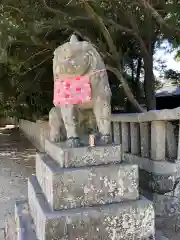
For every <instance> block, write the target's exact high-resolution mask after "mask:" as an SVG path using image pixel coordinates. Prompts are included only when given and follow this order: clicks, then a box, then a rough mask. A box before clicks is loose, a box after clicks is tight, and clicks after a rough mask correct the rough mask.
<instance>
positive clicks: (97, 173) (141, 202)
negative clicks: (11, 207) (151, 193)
mask: <svg viewBox="0 0 180 240" xmlns="http://www.w3.org/2000/svg"><path fill="white" fill-rule="evenodd" d="M45 146H46V152H47V153H46V154H42V153H41V154H40V153H37V156H36V176H35V175H34V176H32V177H31V178H30V179H29V180H28V201H27V202H22V203H17V204H16V211H15V215H16V229H17V230H16V233H17V235H16V236H17V237H16V239H17V240H20V239H22V237H23V239H28V240H29V239H30V240H35V239H38V240H56V239H61V240H75V239H79V240H80V239H83V240H92V239H94V240H95V239H103V240H112V239H114V240H115V239H118V240H125V239H126V240H132V239H147V240H148V239H154V236H155V228H154V209H153V205H152V203H151V202H150V201H149V200H147V199H145V198H142V197H141V196H139V186H138V182H139V175H138V165H137V164H128V163H122V162H121V146H119V145H108V146H98V147H96V146H95V147H93V148H88V147H82V148H74V149H68V148H66V147H65V146H64V145H57V144H53V143H51V142H49V141H48V140H47V141H46V143H45ZM31 220H33V222H32V221H31ZM32 223H33V224H32ZM27 234H28V235H29V238H27V236H26V235H27Z"/></svg>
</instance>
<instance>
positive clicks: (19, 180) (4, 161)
mask: <svg viewBox="0 0 180 240" xmlns="http://www.w3.org/2000/svg"><path fill="white" fill-rule="evenodd" d="M35 152H36V150H35V148H34V147H33V146H32V145H31V144H30V143H29V141H28V140H27V139H26V138H25V137H24V136H23V135H22V134H21V133H19V130H18V129H3V128H0V229H2V228H4V223H5V219H6V217H7V216H9V215H12V216H13V215H14V204H15V202H16V200H21V199H24V198H27V178H28V177H29V176H31V174H32V173H34V171H35V169H34V166H35ZM0 240H1V239H0Z"/></svg>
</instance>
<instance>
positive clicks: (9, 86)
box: [0, 0, 180, 118]
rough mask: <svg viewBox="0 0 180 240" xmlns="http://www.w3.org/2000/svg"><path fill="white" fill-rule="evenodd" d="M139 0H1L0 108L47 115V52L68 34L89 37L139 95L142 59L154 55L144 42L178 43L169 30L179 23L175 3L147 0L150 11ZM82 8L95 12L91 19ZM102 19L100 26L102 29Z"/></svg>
mask: <svg viewBox="0 0 180 240" xmlns="http://www.w3.org/2000/svg"><path fill="white" fill-rule="evenodd" d="M144 2H145V3H147V2H146V1H143V0H138V1H137V0H121V1H119V0H113V1H111V0H91V1H84V0H82V1H81V0H70V1H67V0H61V1H60V0H53V1H50V0H38V1H35V0H31V1H30V0H23V1H22V0H2V1H1V4H0V62H1V66H0V67H1V69H3V71H0V75H1V76H0V92H1V93H2V96H3V98H2V100H1V105H0V109H1V112H4V113H5V114H9V115H16V116H21V117H22V116H23V117H24V118H31V116H34V115H35V116H37V117H40V116H42V115H46V114H47V113H48V111H49V109H50V108H51V107H52V92H53V76H52V57H53V50H54V49H55V48H56V47H57V46H58V45H60V44H62V43H64V42H65V41H66V40H67V39H68V37H69V35H70V34H72V33H76V34H77V35H78V36H79V37H81V38H82V39H85V40H88V41H91V42H92V43H93V44H94V45H95V46H96V48H97V49H98V51H99V52H100V53H101V55H102V56H103V58H104V61H105V63H106V64H107V65H108V66H110V67H111V68H116V69H117V68H118V71H119V72H120V73H122V74H123V76H124V78H125V83H128V84H129V86H130V89H131V90H132V92H133V93H134V95H135V96H136V98H137V99H139V96H140V95H142V94H141V93H140V92H139V91H140V90H139V87H137V86H139V85H140V77H141V76H143V74H144V61H143V58H144V56H146V55H149V54H153V53H154V52H153V51H154V48H153V49H152V52H148V51H149V45H151V44H152V45H153V44H155V42H157V41H161V40H162V39H164V38H167V39H168V40H169V41H171V42H172V43H173V44H174V47H177V46H178V44H179V35H177V34H174V31H175V32H177V31H176V29H177V28H178V27H179V21H177V20H178V19H179V16H180V11H179V10H180V8H179V3H177V1H171V3H168V4H167V1H165V0H162V1H157V0H153V1H151V3H152V5H150V7H152V9H151V8H149V6H147V5H146V4H145V5H144ZM168 2H169V1H168ZM87 3H88V5H87ZM88 6H90V7H92V9H93V11H94V12H95V14H97V16H98V19H96V21H95V20H94V18H93V14H90V13H89V12H88V11H89V8H88ZM154 11H155V12H154ZM91 13H92V12H91ZM155 13H157V14H155ZM162 19H164V21H162ZM102 22H103V24H104V26H105V28H106V29H102V26H103V25H102V24H101V23H102ZM167 25H168V26H173V27H171V29H170V28H169V27H167ZM172 29H175V30H172ZM150 33H151V36H150ZM139 59H141V65H139V64H138V61H139ZM138 66H140V73H139V68H138ZM120 68H121V69H120ZM121 70H122V72H121ZM111 78H112V79H114V81H113V82H111V85H112V90H113V92H114V93H115V94H113V99H112V102H113V106H117V105H118V104H117V103H119V102H121V103H122V104H121V105H122V106H123V105H124V102H125V101H126V96H125V95H124V92H123V91H122V89H123V88H124V86H123V84H122V82H121V83H120V82H119V81H117V78H116V77H115V76H114V75H113V77H112V75H111ZM122 86H123V88H122ZM115 90H116V91H115ZM118 94H119V95H118ZM138 95H139V96H138ZM114 96H116V97H114ZM12 99H13V101H12Z"/></svg>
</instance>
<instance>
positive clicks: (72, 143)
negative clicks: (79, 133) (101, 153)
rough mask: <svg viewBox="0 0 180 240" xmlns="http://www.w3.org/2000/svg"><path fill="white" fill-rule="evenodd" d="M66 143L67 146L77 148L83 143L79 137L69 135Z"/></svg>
mask: <svg viewBox="0 0 180 240" xmlns="http://www.w3.org/2000/svg"><path fill="white" fill-rule="evenodd" d="M66 144H67V146H68V147H69V148H77V147H81V146H83V144H82V143H81V141H80V138H78V137H70V138H68V140H67V141H66Z"/></svg>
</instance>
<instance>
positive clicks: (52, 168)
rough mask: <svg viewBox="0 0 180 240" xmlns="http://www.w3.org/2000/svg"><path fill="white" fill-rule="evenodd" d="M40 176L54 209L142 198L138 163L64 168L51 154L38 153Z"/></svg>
mask: <svg viewBox="0 0 180 240" xmlns="http://www.w3.org/2000/svg"><path fill="white" fill-rule="evenodd" d="M36 176H37V179H38V182H39V184H40V186H41V188H42V190H43V192H44V194H45V197H46V199H47V200H48V202H49V204H50V206H51V208H52V209H54V210H60V209H67V208H77V207H82V206H93V205H97V204H107V203H113V202H122V201H126V200H136V199H138V198H139V191H138V187H139V186H138V182H139V180H138V166H137V165H135V164H108V165H101V166H91V167H90V166H89V167H80V168H60V167H59V165H58V163H56V162H55V161H53V159H52V158H50V157H49V156H48V155H45V154H37V155H36Z"/></svg>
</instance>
